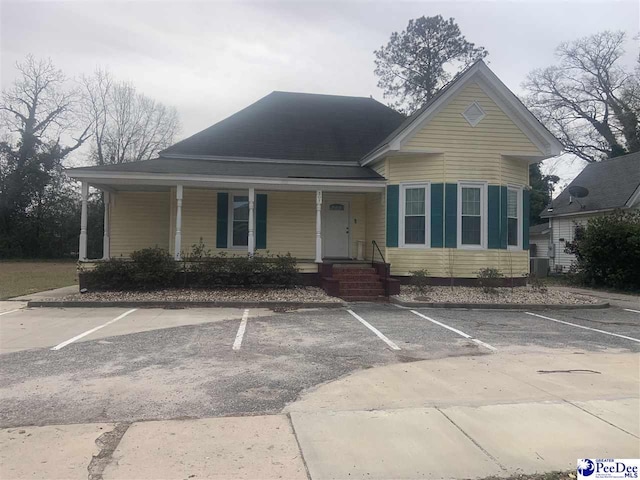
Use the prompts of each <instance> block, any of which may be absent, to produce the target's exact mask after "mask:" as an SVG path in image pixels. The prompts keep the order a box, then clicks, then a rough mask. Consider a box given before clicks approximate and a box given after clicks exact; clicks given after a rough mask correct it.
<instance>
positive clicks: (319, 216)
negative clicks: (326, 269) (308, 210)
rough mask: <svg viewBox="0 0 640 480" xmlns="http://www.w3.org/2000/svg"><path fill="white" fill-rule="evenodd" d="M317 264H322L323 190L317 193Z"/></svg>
mask: <svg viewBox="0 0 640 480" xmlns="http://www.w3.org/2000/svg"><path fill="white" fill-rule="evenodd" d="M316 263H322V190H317V191H316Z"/></svg>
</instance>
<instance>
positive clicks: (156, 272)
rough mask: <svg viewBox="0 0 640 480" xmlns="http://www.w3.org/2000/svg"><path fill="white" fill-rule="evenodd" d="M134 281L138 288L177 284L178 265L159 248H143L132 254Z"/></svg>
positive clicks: (166, 252)
mask: <svg viewBox="0 0 640 480" xmlns="http://www.w3.org/2000/svg"><path fill="white" fill-rule="evenodd" d="M131 260H132V262H133V264H132V280H133V283H134V285H135V286H136V287H137V288H142V289H150V288H158V287H166V286H170V285H173V283H174V282H175V276H176V272H177V271H178V264H177V263H176V261H175V260H174V258H173V257H172V256H171V255H170V254H169V252H168V251H166V250H164V249H162V248H159V247H152V248H143V249H142V250H136V251H135V252H133V253H132V254H131Z"/></svg>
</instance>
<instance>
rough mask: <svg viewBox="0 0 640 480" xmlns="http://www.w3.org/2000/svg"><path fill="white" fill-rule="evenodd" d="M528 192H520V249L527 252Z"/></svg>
mask: <svg viewBox="0 0 640 480" xmlns="http://www.w3.org/2000/svg"><path fill="white" fill-rule="evenodd" d="M530 193H531V192H529V190H526V189H525V190H523V191H522V249H523V250H529V215H530V212H529V208H530V202H529V194H530Z"/></svg>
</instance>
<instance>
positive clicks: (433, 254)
mask: <svg viewBox="0 0 640 480" xmlns="http://www.w3.org/2000/svg"><path fill="white" fill-rule="evenodd" d="M387 256H388V257H389V260H388V261H389V262H391V274H392V275H408V274H409V272H411V271H413V270H419V269H423V268H426V269H427V270H428V271H429V275H430V276H433V277H450V276H451V272H453V276H454V277H463V278H472V277H476V276H477V274H478V270H480V269H482V268H486V267H493V268H497V269H499V270H500V271H501V272H502V274H503V275H504V276H505V277H511V276H514V277H521V276H523V275H526V274H527V273H528V272H529V251H528V250H482V251H477V250H463V249H455V248H446V249H442V248H427V249H405V248H388V249H387Z"/></svg>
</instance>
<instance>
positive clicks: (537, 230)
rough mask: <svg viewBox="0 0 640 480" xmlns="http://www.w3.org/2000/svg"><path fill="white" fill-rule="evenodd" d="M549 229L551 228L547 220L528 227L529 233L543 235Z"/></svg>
mask: <svg viewBox="0 0 640 480" xmlns="http://www.w3.org/2000/svg"><path fill="white" fill-rule="evenodd" d="M549 230H551V228H550V227H549V222H547V223H541V224H540V225H534V226H533V227H529V235H544V234H545V233H548V232H549Z"/></svg>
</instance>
